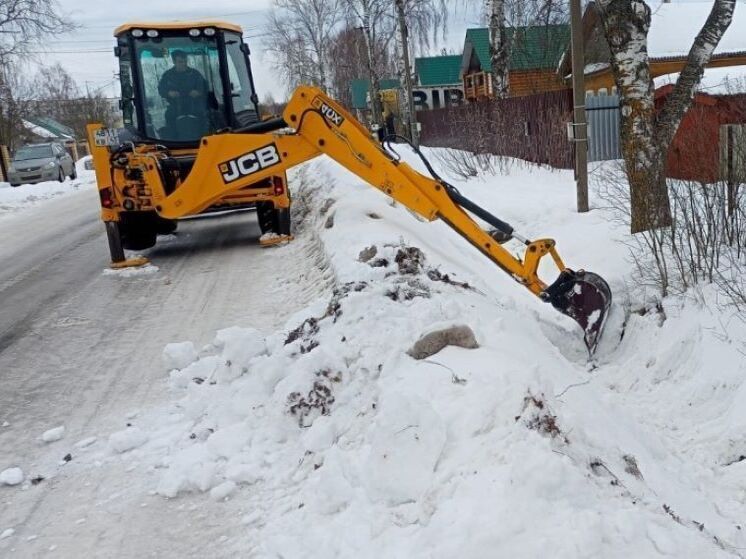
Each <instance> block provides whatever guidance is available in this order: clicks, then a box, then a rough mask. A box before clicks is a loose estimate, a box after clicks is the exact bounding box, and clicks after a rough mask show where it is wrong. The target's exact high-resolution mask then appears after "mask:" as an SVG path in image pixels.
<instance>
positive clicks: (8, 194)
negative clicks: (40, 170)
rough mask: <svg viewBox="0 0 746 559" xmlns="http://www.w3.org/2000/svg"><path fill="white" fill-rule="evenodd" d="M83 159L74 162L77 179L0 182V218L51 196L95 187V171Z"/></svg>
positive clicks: (54, 196)
mask: <svg viewBox="0 0 746 559" xmlns="http://www.w3.org/2000/svg"><path fill="white" fill-rule="evenodd" d="M85 160H86V158H85V157H84V158H83V159H80V160H79V161H78V162H77V163H76V165H75V166H76V170H77V173H78V178H77V179H65V182H59V181H47V182H40V183H37V184H22V185H21V186H17V187H12V186H10V184H9V183H7V182H0V218H2V217H3V216H4V215H10V214H13V213H16V212H18V211H21V210H24V209H26V208H29V207H32V206H36V205H38V204H40V203H45V202H46V201H48V200H51V199H53V198H58V197H60V196H66V195H69V194H72V193H74V192H78V191H80V190H83V189H94V188H95V187H96V173H95V172H94V171H90V170H88V169H86V168H85Z"/></svg>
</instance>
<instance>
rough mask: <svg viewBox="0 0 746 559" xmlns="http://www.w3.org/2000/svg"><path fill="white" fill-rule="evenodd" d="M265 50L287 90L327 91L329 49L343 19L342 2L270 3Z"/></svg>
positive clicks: (280, 0)
mask: <svg viewBox="0 0 746 559" xmlns="http://www.w3.org/2000/svg"><path fill="white" fill-rule="evenodd" d="M273 7H274V10H273V11H272V14H271V15H270V17H269V34H270V37H271V42H270V44H269V45H268V46H269V50H270V51H272V52H273V53H274V54H275V57H276V60H277V68H278V69H279V70H280V71H281V72H282V73H283V74H284V76H285V78H286V80H287V83H288V84H290V86H291V87H294V86H296V85H299V84H300V83H311V84H313V85H316V86H318V87H320V88H321V89H323V90H324V91H327V90H328V88H329V84H330V82H329V66H330V65H331V60H330V57H329V47H330V44H331V42H332V38H333V36H334V33H335V32H336V29H337V27H338V25H339V23H340V22H341V20H342V18H343V16H344V10H343V5H342V0H274V2H273Z"/></svg>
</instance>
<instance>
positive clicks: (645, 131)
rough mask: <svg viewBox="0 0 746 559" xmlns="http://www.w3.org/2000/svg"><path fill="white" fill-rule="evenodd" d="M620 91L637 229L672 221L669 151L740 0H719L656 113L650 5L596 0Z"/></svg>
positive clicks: (633, 219)
mask: <svg viewBox="0 0 746 559" xmlns="http://www.w3.org/2000/svg"><path fill="white" fill-rule="evenodd" d="M596 6H597V9H598V12H599V15H600V17H601V21H602V23H603V27H604V33H605V35H606V39H607V41H608V43H609V48H610V50H611V67H612V70H613V72H614V79H615V82H616V86H617V89H618V91H619V94H620V96H621V111H622V112H621V114H622V153H623V156H624V161H625V168H626V173H627V177H628V180H629V185H630V201H631V219H630V221H631V230H632V232H633V233H637V232H640V231H644V230H647V229H651V228H654V227H660V226H667V225H670V224H671V208H670V201H669V198H668V191H667V187H666V171H665V167H666V156H667V154H668V149H669V147H670V145H671V141H672V140H673V137H674V134H675V133H676V130H677V129H678V127H679V124H680V123H681V119H682V118H683V116H684V113H686V111H687V110H688V109H689V107H690V106H691V104H692V98H693V93H694V88H695V87H696V86H697V84H698V83H699V81H700V79H701V78H702V74H703V72H704V67H705V66H706V65H707V63H708V62H709V61H710V59H711V57H712V53H713V51H714V50H715V47H716V46H717V45H718V43H719V42H720V39H721V38H722V36H723V34H724V33H725V31H726V29H727V28H728V26H729V25H730V23H731V21H732V19H733V11H734V10H735V7H736V1H735V0H715V1H714V4H713V7H712V11H711V12H710V15H709V17H708V18H707V21H706V22H705V23H704V26H703V27H702V29H701V30H700V32H699V34H698V35H697V37H696V38H695V40H694V44H693V45H692V47H691V49H690V50H689V56H688V58H687V61H686V64H685V65H684V68H683V70H682V71H681V73H680V75H679V79H678V81H677V82H676V86H675V87H674V91H673V93H672V94H671V95H670V96H669V97H668V100H667V101H666V103H665V105H664V106H663V109H662V110H661V111H660V112H659V113H656V108H655V103H654V98H653V91H654V90H653V81H652V79H651V75H650V62H649V60H648V54H647V35H648V31H649V29H650V15H651V14H650V7H649V6H648V5H647V4H646V3H645V2H644V1H643V0H597V3H596Z"/></svg>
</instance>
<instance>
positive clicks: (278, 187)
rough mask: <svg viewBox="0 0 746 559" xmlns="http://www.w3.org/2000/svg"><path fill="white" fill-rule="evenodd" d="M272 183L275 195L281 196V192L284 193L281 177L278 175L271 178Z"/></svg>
mask: <svg viewBox="0 0 746 559" xmlns="http://www.w3.org/2000/svg"><path fill="white" fill-rule="evenodd" d="M272 185H273V187H274V193H275V196H282V195H283V194H285V185H284V184H283V183H282V179H281V178H280V177H274V178H273V179H272Z"/></svg>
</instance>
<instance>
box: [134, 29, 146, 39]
mask: <svg viewBox="0 0 746 559" xmlns="http://www.w3.org/2000/svg"><path fill="white" fill-rule="evenodd" d="M144 34H145V32H144V31H143V30H142V29H133V30H132V36H133V37H136V38H138V39H139V38H140V37H142V36H143V35H144Z"/></svg>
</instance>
